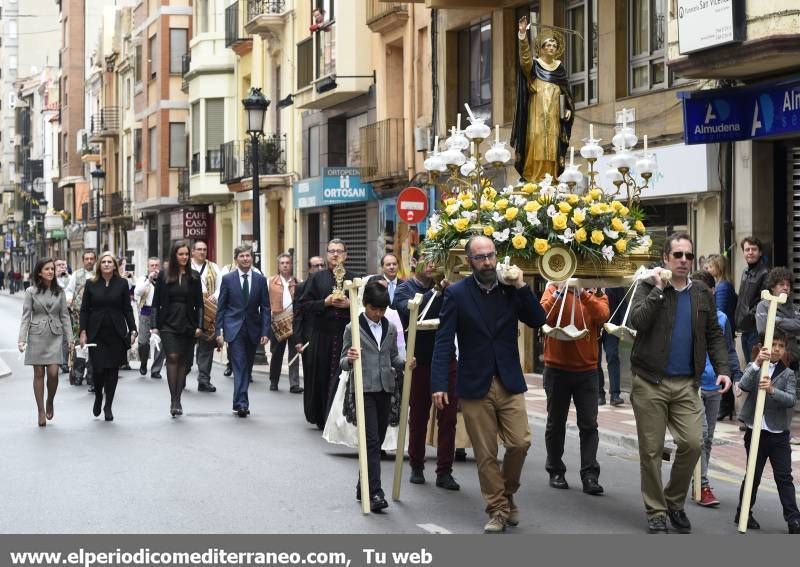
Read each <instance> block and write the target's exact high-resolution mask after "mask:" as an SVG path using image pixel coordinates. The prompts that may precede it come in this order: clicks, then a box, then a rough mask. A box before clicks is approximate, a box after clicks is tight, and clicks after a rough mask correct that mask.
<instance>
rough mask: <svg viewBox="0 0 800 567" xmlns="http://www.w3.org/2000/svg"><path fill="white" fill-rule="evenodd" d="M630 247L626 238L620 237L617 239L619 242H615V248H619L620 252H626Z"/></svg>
mask: <svg viewBox="0 0 800 567" xmlns="http://www.w3.org/2000/svg"><path fill="white" fill-rule="evenodd" d="M627 247H628V241H627V240H625V239H624V238H620V239H619V240H617V243H616V244H614V248H616V249H617V252H619V253H620V254H625V249H626V248H627Z"/></svg>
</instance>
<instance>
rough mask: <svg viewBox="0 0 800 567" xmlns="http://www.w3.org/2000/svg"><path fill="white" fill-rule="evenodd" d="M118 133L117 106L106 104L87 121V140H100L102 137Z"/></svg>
mask: <svg viewBox="0 0 800 567" xmlns="http://www.w3.org/2000/svg"><path fill="white" fill-rule="evenodd" d="M117 135H119V107H118V106H108V107H106V108H103V109H101V110H100V112H98V113H97V114H93V115H92V117H91V119H90V121H89V141H90V142H102V141H103V138H107V137H110V136H117Z"/></svg>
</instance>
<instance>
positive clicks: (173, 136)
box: [169, 122, 186, 167]
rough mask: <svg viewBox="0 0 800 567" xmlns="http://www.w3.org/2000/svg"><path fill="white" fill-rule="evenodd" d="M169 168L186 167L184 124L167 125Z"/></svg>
mask: <svg viewBox="0 0 800 567" xmlns="http://www.w3.org/2000/svg"><path fill="white" fill-rule="evenodd" d="M169 166H170V167H186V124H184V123H183V122H170V123H169Z"/></svg>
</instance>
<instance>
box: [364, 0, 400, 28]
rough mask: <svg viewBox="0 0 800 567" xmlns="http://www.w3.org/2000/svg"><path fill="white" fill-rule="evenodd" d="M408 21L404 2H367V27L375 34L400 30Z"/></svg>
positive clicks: (373, 0) (375, 0)
mask: <svg viewBox="0 0 800 567" xmlns="http://www.w3.org/2000/svg"><path fill="white" fill-rule="evenodd" d="M407 21H408V5H407V3H406V2H383V1H381V0H367V25H368V26H369V29H371V30H372V31H374V32H376V33H386V32H389V31H392V30H394V29H397V28H400V27H402V26H404V25H405V23H406V22H407Z"/></svg>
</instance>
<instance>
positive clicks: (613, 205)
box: [611, 201, 622, 213]
mask: <svg viewBox="0 0 800 567" xmlns="http://www.w3.org/2000/svg"><path fill="white" fill-rule="evenodd" d="M611 208H612V209H614V212H615V213H616V212H617V211H618V210H620V209H621V208H622V203H620V202H619V201H611Z"/></svg>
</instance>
